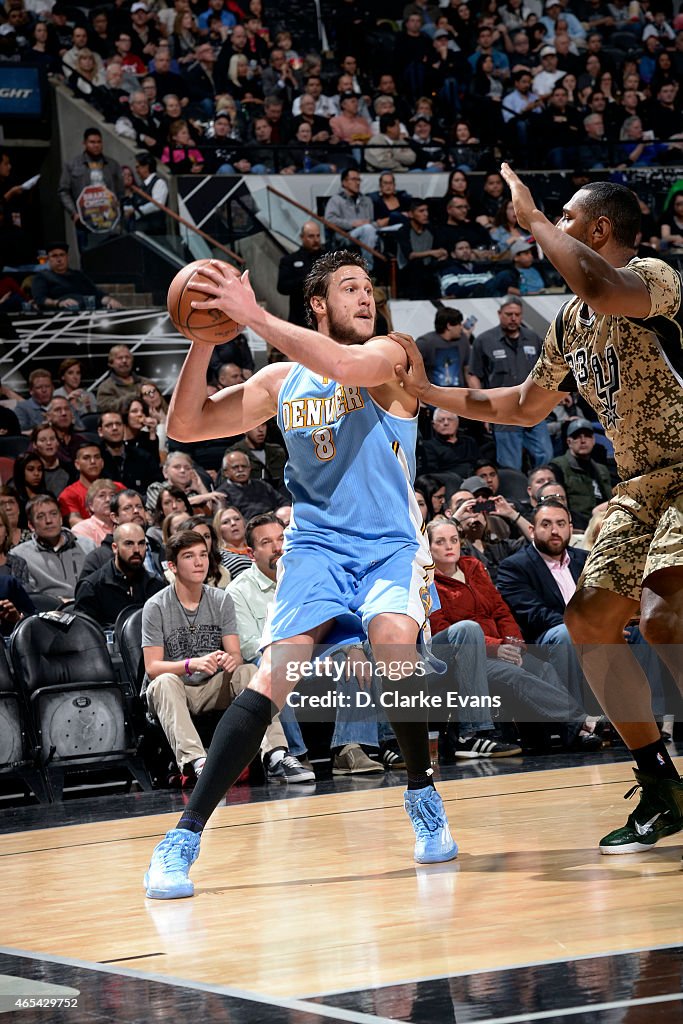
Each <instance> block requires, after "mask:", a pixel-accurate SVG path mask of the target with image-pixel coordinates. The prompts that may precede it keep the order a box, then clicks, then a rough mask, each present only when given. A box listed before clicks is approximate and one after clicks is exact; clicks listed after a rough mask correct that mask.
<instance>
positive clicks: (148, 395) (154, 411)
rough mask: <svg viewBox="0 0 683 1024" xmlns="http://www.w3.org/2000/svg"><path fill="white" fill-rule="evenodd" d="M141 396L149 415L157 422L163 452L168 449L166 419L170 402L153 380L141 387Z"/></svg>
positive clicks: (157, 431)
mask: <svg viewBox="0 0 683 1024" xmlns="http://www.w3.org/2000/svg"><path fill="white" fill-rule="evenodd" d="M140 396H141V398H143V399H144V401H145V403H146V406H147V415H148V416H149V417H150V418H151V419H153V420H155V422H156V434H157V438H158V440H159V448H160V449H161V451H165V449H166V419H167V417H168V402H167V401H166V399H165V398H164V396H163V395H162V394H161V391H159V388H158V387H157V386H156V384H154V383H153V382H152V381H151V380H150V381H145V383H144V384H142V385H141V387H140Z"/></svg>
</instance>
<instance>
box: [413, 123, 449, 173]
mask: <svg viewBox="0 0 683 1024" xmlns="http://www.w3.org/2000/svg"><path fill="white" fill-rule="evenodd" d="M411 126H412V129H413V135H412V138H411V145H412V147H413V149H414V150H415V158H416V159H415V163H414V164H413V167H412V169H413V170H415V171H429V172H430V174H431V173H433V174H438V173H439V171H447V170H448V168H449V166H450V162H449V159H448V152H447V149H446V142H445V139H442V138H440V137H438V136H434V135H432V121H431V119H430V118H429V117H427V115H426V114H419V115H418V116H417V117H414V118H413V119H412V121H411Z"/></svg>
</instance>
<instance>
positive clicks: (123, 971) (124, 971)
mask: <svg viewBox="0 0 683 1024" xmlns="http://www.w3.org/2000/svg"><path fill="white" fill-rule="evenodd" d="M0 953H4V954H5V955H6V956H10V957H12V956H14V957H23V958H24V959H26V960H37V961H38V962H39V963H54V964H62V965H63V966H65V967H78V968H80V969H81V970H85V971H91V972H93V973H103V974H113V975H116V976H118V977H127V978H133V979H137V980H138V981H140V980H142V981H154V982H158V983H159V984H162V985H169V986H174V987H175V988H186V989H191V990H194V991H198V992H212V993H214V994H215V995H221V996H227V997H229V998H231V999H242V1000H244V1001H245V1002H249V1003H261V1004H262V1005H264V1006H278V1007H281V1008H282V1009H285V1010H295V1011H297V1012H298V1013H308V1014H310V1015H311V1019H312V1021H314V1020H315V1017H316V1016H317V1017H330V1018H332V1019H333V1020H339V1021H349V1022H350V1024H396V1021H395V1020H391V1019H390V1018H389V1017H377V1016H374V1015H372V1014H368V1013H360V1012H357V1011H356V1010H342V1009H336V1008H335V1007H333V1006H322V1005H320V1004H319V1003H308V1002H305V1001H304V1000H302V999H288V998H286V997H282V996H272V997H271V996H266V995H261V994H260V993H258V992H247V991H245V990H243V989H239V988H229V987H227V986H222V985H210V984H208V983H207V982H201V981H197V982H195V981H190V980H188V979H185V978H174V977H173V976H172V975H168V974H154V973H151V972H150V973H148V972H146V971H134V970H131V969H130V968H128V967H121V968H115V967H110V966H109V965H107V964H100V963H93V962H90V961H88V960H77V959H72V958H71V957H62V956H52V955H51V954H50V953H30V952H28V951H26V950H22V949H12V948H11V947H9V946H0ZM81 991H82V990H81ZM301 1024H305V1022H303V1021H302V1022H301Z"/></svg>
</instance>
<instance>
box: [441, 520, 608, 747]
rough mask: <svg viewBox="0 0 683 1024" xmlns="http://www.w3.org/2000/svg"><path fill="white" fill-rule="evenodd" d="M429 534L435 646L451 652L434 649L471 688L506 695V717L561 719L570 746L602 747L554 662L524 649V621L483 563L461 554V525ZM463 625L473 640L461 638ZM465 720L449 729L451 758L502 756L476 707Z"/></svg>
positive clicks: (443, 525)
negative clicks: (490, 747) (489, 747)
mask: <svg viewBox="0 0 683 1024" xmlns="http://www.w3.org/2000/svg"><path fill="white" fill-rule="evenodd" d="M427 535H428V537H429V544H430V549H431V553H432V558H433V559H434V564H435V566H436V572H435V575H434V583H435V584H436V589H437V592H438V595H439V600H440V602H441V608H440V609H439V610H438V611H435V612H433V614H432V615H431V616H430V619H429V621H430V625H431V627H432V634H433V643H434V645H435V646H436V647H438V645H439V644H444V645H445V644H448V646H449V648H452V649H453V653H452V654H451V657H450V658H449V657H448V653H449V652H448V651H446V655H445V656H444V649H443V648H442V649H441V650H438V651H436V652H435V653H437V654H438V656H439V657H442V658H444V660H446V661H449V662H451V663H454V665H455V667H456V674H457V678H458V680H460V679H468V680H469V681H470V686H468V690H469V689H470V687H471V688H472V692H474V693H477V694H480V693H483V692H486V691H487V688H488V693H489V694H490V695H491V696H492V697H493V696H498V697H500V698H501V702H502V704H501V707H502V715H501V716H500V720H501V721H511V720H512V717H514V718H516V719H517V720H520V719H521V721H523V722H530V721H534V722H538V723H549V722H562V723H564V724H563V727H562V730H561V733H562V734H563V737H562V738H563V740H564V742H565V744H566V746H567V747H568V748H569V749H572V750H577V749H578V750H599V749H600V747H601V746H602V741H601V740H600V738H599V737H598V736H596V735H595V734H594V732H593V730H594V722H593V720H591V719H588V720H587V716H586V713H585V711H583V709H582V708H581V707H579V705H578V704H577V703H576V702H575V701H574V700H573V698H572V697H571V695H570V694H569V693H568V691H567V688H566V687H565V686H564V685H563V684H562V682H561V680H560V678H559V676H558V675H557V673H556V672H555V670H554V669H553V668H552V666H550V665H548V664H547V663H546V662H542V661H541V660H540V659H538V658H535V657H533V656H532V655H530V654H528V653H526V652H525V651H524V643H523V640H522V634H521V632H520V629H519V626H518V625H517V623H516V622H515V619H514V618H513V615H512V613H511V611H510V609H509V608H508V606H507V605H506V603H505V601H504V600H503V598H502V597H501V596H500V594H499V593H498V591H497V590H496V588H495V586H494V585H493V582H492V581H491V577H490V576H489V574H488V572H487V571H486V568H485V567H484V565H483V564H482V563H481V562H479V560H478V559H476V558H470V557H467V556H464V555H463V556H461V554H460V534H459V532H458V530H457V527H456V526H454V525H453V523H452V522H449V521H448V520H447V519H435V520H433V521H432V522H431V523H428V524H427ZM473 624H475V625H476V629H473V628H472V625H473ZM464 626H467V639H466V640H465V641H464V642H463V638H462V631H463V627H464ZM468 710H469V709H467V708H464V709H463V711H464V712H467V711H468ZM479 714H481V712H479ZM459 720H460V721H459V728H458V729H454V728H453V727H450V728H449V730H448V738H449V740H450V745H451V747H452V750H451V751H450V753H451V755H452V756H455V757H482V756H483V757H491V756H493V757H495V756H501V755H500V754H498V755H496V754H495V753H493V752H487V751H486V747H485V743H482V742H481V740H482V739H484V740H487V741H489V742H490V740H491V737H490V736H488V737H487V736H486V735H484V736H482V735H481V733H482V732H486V731H488V730H490V729H491V728H492V727H493V723H492V722H490V720H489V722H485V723H482V722H477V721H473V715H472V713H471V712H470V714H469V716H468V715H467V714H466V713H465V714H463V713H460V714H459ZM482 724H483V729H482ZM477 741H480V742H477ZM443 746H444V743H443V742H442V747H443Z"/></svg>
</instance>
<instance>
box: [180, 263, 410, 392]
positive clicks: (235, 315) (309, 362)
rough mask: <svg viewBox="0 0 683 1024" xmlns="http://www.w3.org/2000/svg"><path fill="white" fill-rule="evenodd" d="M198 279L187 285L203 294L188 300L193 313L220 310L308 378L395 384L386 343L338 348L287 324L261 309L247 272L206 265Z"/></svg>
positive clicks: (391, 349) (392, 348) (393, 350)
mask: <svg viewBox="0 0 683 1024" xmlns="http://www.w3.org/2000/svg"><path fill="white" fill-rule="evenodd" d="M202 278H203V279H204V278H207V279H208V280H202V281H198V282H197V283H196V284H195V283H194V282H193V285H192V288H193V291H197V292H199V291H202V292H204V293H205V295H206V296H207V298H206V299H205V300H203V301H202V300H199V299H198V300H195V301H193V303H192V305H193V306H194V308H195V309H220V310H222V311H223V312H224V313H226V314H227V315H228V316H229V317H232V319H233V320H236V321H237V323H240V324H245V325H246V326H247V327H251V328H252V330H254V331H256V333H257V334H260V335H261V337H262V338H265V339H266V341H267V342H268V343H269V344H270V345H272V346H273V347H274V348H276V349H278V350H279V351H280V352H282V353H283V354H284V355H286V356H287V358H288V359H291V360H292V361H293V362H295V363H301V364H302V366H306V367H307V368H308V369H309V370H311V371H312V372H313V373H318V374H321V376H323V377H329V378H330V380H334V381H336V382H337V383H339V384H354V385H357V386H358V387H368V388H371V387H379V386H380V385H382V384H386V383H388V382H389V381H392V380H395V379H396V378H395V375H394V364H395V363H396V362H397V361H398V360H400V359H401V352H400V349H399V348H398V346H397V345H396V343H395V342H392V341H391V340H389V339H388V338H373V339H371V341H369V342H366V344H365V345H340V344H339V342H337V341H334V340H333V339H332V338H329V337H327V336H326V335H324V334H320V333H319V332H318V331H310V330H308V328H306V327H299V326H298V325H297V324H290V323H288V322H287V321H286V320H280V318H279V317H276V316H273V315H272V313H268V312H267V311H266V310H265V309H262V308H261V306H259V304H258V302H257V301H256V297H255V295H254V291H253V289H252V287H251V284H250V283H249V271H245V273H244V274H243V275H242V277H238V276H237V274H236V273H235V271H234V270H232V269H231V268H230V267H229V266H227V265H213V264H212V265H211V266H207V267H204V268H202Z"/></svg>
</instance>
